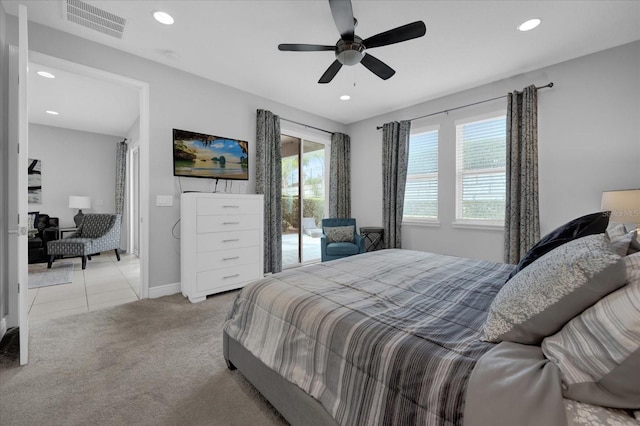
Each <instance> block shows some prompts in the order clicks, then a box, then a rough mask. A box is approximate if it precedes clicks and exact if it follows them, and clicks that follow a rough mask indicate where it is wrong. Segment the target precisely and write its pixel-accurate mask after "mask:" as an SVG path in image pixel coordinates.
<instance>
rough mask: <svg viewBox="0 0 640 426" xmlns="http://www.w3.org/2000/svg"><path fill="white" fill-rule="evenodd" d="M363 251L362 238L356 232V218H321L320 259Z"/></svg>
mask: <svg viewBox="0 0 640 426" xmlns="http://www.w3.org/2000/svg"><path fill="white" fill-rule="evenodd" d="M359 253H364V238H362V236H360V235H358V233H357V232H356V220H355V219H353V218H345V219H322V236H321V237H320V254H321V257H322V261H323V262H326V261H328V260H334V259H340V258H341V257H346V256H352V255H354V254H359Z"/></svg>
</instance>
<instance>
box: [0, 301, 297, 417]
mask: <svg viewBox="0 0 640 426" xmlns="http://www.w3.org/2000/svg"><path fill="white" fill-rule="evenodd" d="M236 294H237V292H235V291H234V292H230V293H225V294H222V295H217V296H213V297H209V298H208V299H207V300H206V301H204V302H201V303H197V304H191V303H190V302H189V301H187V300H186V299H185V298H184V297H183V296H182V295H179V294H178V295H172V296H166V297H162V298H158V299H145V300H141V301H137V302H133V303H128V304H126V305H121V306H116V307H114V308H110V309H106V310H102V311H96V312H89V313H86V314H80V315H74V316H70V317H65V318H57V319H53V320H50V321H47V322H42V323H35V324H33V325H32V327H31V338H30V362H29V364H28V365H27V366H25V367H19V366H18V365H17V364H16V363H14V364H13V365H10V366H6V365H2V366H0V413H1V414H0V423H1V424H2V425H44V424H55V425H238V426H241V425H261V426H262V425H265V426H270V425H286V424H287V423H286V421H285V420H284V419H283V418H282V417H280V416H279V415H278V414H277V413H276V412H275V410H274V409H273V408H272V407H271V405H269V404H268V403H267V402H266V400H264V399H263V398H262V396H261V395H260V394H259V393H258V392H257V391H256V390H255V389H254V388H253V387H252V386H251V385H250V384H249V383H248V382H247V381H246V380H245V379H244V377H242V375H241V374H240V373H239V372H238V371H237V370H235V371H230V370H228V369H227V366H226V364H225V362H224V358H223V356H222V325H223V323H224V320H225V317H226V315H227V312H228V310H229V307H230V306H231V302H232V301H233V299H234V298H235V295H236Z"/></svg>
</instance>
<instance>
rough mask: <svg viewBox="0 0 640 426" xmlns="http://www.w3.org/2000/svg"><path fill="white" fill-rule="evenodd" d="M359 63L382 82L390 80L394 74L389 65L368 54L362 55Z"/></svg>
mask: <svg viewBox="0 0 640 426" xmlns="http://www.w3.org/2000/svg"><path fill="white" fill-rule="evenodd" d="M360 63H361V64H362V65H364V66H365V67H367V69H368V70H369V71H371V72H372V73H374V74H375V75H377V76H378V77H380V78H381V79H383V80H387V79H389V78H391V77H392V76H393V75H394V74H395V73H396V72H395V71H394V70H393V68H391V67H390V66H389V65H387V64H385V63H384V62H382V61H381V60H380V59H378V58H376V57H375V56H371V55H369V54H368V53H367V54H366V55H364V57H363V58H362V61H361V62H360Z"/></svg>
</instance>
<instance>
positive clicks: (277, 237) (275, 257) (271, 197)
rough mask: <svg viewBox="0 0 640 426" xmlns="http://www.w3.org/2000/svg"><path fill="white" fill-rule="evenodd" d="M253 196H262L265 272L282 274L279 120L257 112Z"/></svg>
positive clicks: (265, 113)
mask: <svg viewBox="0 0 640 426" xmlns="http://www.w3.org/2000/svg"><path fill="white" fill-rule="evenodd" d="M256 193H257V194H264V272H273V273H276V272H280V271H281V270H282V157H281V155H280V117H278V116H277V115H274V114H273V113H272V112H270V111H266V110H263V109H259V110H258V117H257V120H256Z"/></svg>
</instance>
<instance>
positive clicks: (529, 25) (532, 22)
mask: <svg viewBox="0 0 640 426" xmlns="http://www.w3.org/2000/svg"><path fill="white" fill-rule="evenodd" d="M540 22H542V21H540V19H538V18H533V19H529V20H528V21H526V22H523V23H522V24H520V25H518V29H519V30H520V31H531V30H532V29H534V28H535V27H537V26H538V25H540Z"/></svg>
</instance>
